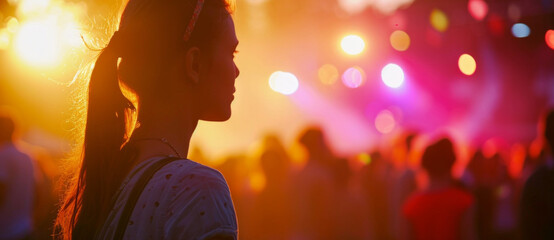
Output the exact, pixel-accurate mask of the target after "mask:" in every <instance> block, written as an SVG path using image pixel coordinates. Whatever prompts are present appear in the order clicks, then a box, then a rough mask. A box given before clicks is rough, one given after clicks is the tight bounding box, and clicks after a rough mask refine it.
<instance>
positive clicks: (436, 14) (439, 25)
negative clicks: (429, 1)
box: [429, 8, 448, 32]
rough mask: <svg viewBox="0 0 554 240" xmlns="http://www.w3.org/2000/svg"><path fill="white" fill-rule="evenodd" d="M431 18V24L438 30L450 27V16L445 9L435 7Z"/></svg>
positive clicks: (442, 30) (441, 30)
mask: <svg viewBox="0 0 554 240" xmlns="http://www.w3.org/2000/svg"><path fill="white" fill-rule="evenodd" d="M429 18H430V21H431V26H433V28H434V29H436V30H437V31H439V32H444V31H446V29H448V17H447V16H446V14H445V13H444V12H443V11H441V10H439V9H436V8H435V9H433V10H432V11H431V16H430V17H429Z"/></svg>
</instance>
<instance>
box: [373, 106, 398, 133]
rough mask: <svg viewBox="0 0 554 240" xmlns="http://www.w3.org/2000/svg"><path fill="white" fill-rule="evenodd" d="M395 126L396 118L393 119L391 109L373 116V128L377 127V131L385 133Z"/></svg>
mask: <svg viewBox="0 0 554 240" xmlns="http://www.w3.org/2000/svg"><path fill="white" fill-rule="evenodd" d="M395 127H396V120H394V116H393V115H392V112H391V111H389V110H383V111H381V112H379V114H377V117H376V118H375V129H377V131H379V132H380V133H382V134H387V133H390V132H392V130H394V128H395Z"/></svg>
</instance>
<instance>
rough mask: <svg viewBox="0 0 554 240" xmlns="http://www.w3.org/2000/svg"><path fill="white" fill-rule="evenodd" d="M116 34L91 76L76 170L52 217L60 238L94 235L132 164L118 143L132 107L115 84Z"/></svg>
mask: <svg viewBox="0 0 554 240" xmlns="http://www.w3.org/2000/svg"><path fill="white" fill-rule="evenodd" d="M116 36H117V33H116V34H115V35H114V36H113V37H112V40H111V41H110V44H108V47H106V48H105V49H104V50H102V52H101V53H100V55H99V56H98V59H97V60H96V63H95V65H94V69H93V70H92V73H91V76H90V82H89V87H88V109H87V117H86V128H85V136H84V144H83V149H82V153H81V166H80V171H79V173H78V175H77V176H76V178H74V180H73V186H71V190H70V191H69V192H68V194H67V196H66V197H65V199H64V203H63V204H62V206H61V210H60V212H59V214H58V218H57V219H56V225H57V229H56V232H58V233H59V234H61V238H62V239H87V238H92V237H93V236H94V233H95V231H96V230H97V229H98V228H100V227H101V224H102V222H103V220H104V219H105V218H106V216H107V214H108V213H109V211H110V208H111V201H112V199H111V198H112V196H113V195H114V193H115V192H116V191H117V188H118V187H119V185H120V184H121V182H122V181H123V178H124V177H125V174H126V173H127V172H128V171H129V168H130V167H131V164H129V161H131V159H129V158H126V157H123V156H122V154H121V147H122V145H123V144H124V142H125V141H126V140H127V137H128V136H127V134H126V133H127V129H126V126H127V124H126V121H127V118H126V114H127V113H129V110H134V106H133V105H132V104H131V102H130V101H129V100H128V99H127V98H126V97H125V96H124V95H123V93H122V91H121V88H120V85H119V79H118V74H117V63H118V59H119V57H118V54H117V53H116V50H117V48H118V47H117V46H114V45H115V44H114V42H115V41H114V40H116V38H117V37H116Z"/></svg>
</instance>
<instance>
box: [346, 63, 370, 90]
mask: <svg viewBox="0 0 554 240" xmlns="http://www.w3.org/2000/svg"><path fill="white" fill-rule="evenodd" d="M364 82H365V72H364V70H363V69H361V68H360V67H351V68H349V69H346V71H344V73H343V74H342V83H343V84H344V85H345V86H347V87H349V88H358V87H359V86H361V85H362V84H363V83H364Z"/></svg>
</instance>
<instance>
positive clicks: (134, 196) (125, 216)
mask: <svg viewBox="0 0 554 240" xmlns="http://www.w3.org/2000/svg"><path fill="white" fill-rule="evenodd" d="M178 159H180V158H177V157H168V158H164V159H162V160H159V161H157V162H155V163H153V164H152V165H150V166H149V167H148V168H147V169H146V170H144V172H143V173H142V176H140V178H139V180H138V181H137V183H136V184H135V186H134V187H133V190H131V194H130V195H129V198H128V199H127V203H126V204H125V207H124V208H123V212H122V213H121V217H120V218H119V222H118V224H117V228H116V229H115V234H114V237H113V239H114V240H120V239H123V235H125V230H126V229H127V224H128V222H129V219H130V218H131V214H132V213H133V210H134V209H135V205H136V204H137V201H138V198H139V197H140V195H141V193H142V191H143V190H144V188H145V187H146V184H148V182H149V181H150V179H151V178H152V177H153V176H154V174H155V173H156V172H157V171H158V170H160V169H161V168H162V167H163V166H165V165H167V164H168V163H171V162H173V161H175V160H178Z"/></svg>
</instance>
